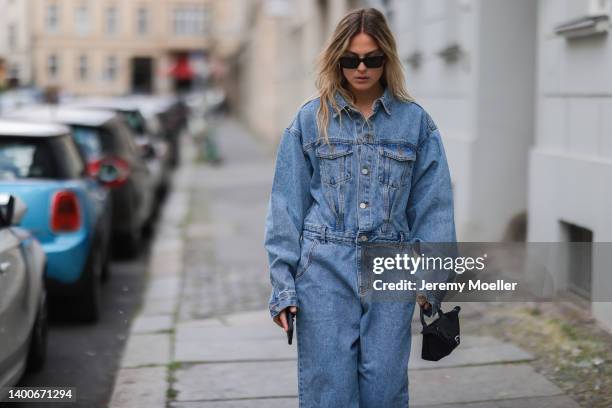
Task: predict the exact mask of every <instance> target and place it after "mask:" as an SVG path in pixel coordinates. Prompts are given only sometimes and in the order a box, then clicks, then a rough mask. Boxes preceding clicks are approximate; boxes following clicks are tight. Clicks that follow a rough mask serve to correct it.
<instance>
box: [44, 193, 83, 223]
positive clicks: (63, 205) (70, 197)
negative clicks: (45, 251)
mask: <svg viewBox="0 0 612 408" xmlns="http://www.w3.org/2000/svg"><path fill="white" fill-rule="evenodd" d="M80 227H81V207H80V206H79V199H78V197H77V195H76V194H75V193H74V192H72V191H59V192H57V193H55V195H54V196H53V199H52V201H51V230H53V231H54V232H73V231H78V229H79V228H80Z"/></svg>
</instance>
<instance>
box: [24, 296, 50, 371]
mask: <svg viewBox="0 0 612 408" xmlns="http://www.w3.org/2000/svg"><path fill="white" fill-rule="evenodd" d="M47 334H48V310H47V294H46V292H45V289H44V285H43V288H42V293H41V296H40V300H39V302H38V310H37V312H36V321H35V322H34V327H32V333H31V336H30V348H29V351H28V362H27V367H26V369H27V371H29V372H35V371H40V370H41V369H42V368H43V367H44V365H45V361H46V360H47Z"/></svg>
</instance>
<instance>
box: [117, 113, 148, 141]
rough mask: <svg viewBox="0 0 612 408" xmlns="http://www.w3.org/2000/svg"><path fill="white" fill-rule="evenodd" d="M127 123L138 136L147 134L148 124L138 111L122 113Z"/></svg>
mask: <svg viewBox="0 0 612 408" xmlns="http://www.w3.org/2000/svg"><path fill="white" fill-rule="evenodd" d="M121 115H122V116H123V119H124V120H125V123H127V125H128V126H129V128H130V129H131V130H132V131H133V132H134V133H135V134H138V135H143V134H145V133H146V123H145V120H144V118H143V117H142V115H141V114H140V112H138V111H123V112H121Z"/></svg>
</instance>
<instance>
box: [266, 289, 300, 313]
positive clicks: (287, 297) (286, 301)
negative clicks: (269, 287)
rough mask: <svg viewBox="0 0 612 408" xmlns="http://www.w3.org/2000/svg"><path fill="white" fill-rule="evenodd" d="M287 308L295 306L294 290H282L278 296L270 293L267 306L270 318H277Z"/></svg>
mask: <svg viewBox="0 0 612 408" xmlns="http://www.w3.org/2000/svg"><path fill="white" fill-rule="evenodd" d="M289 306H297V296H296V294H295V291H294V290H284V291H282V292H280V293H278V294H276V293H274V291H272V296H271V297H270V304H269V307H270V315H271V316H272V318H274V317H276V316H278V314H279V313H280V312H282V311H283V310H284V309H285V308H287V307H289Z"/></svg>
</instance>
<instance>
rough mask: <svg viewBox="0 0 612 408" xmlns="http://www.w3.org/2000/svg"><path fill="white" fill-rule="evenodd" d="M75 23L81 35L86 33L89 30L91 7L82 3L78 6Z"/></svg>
mask: <svg viewBox="0 0 612 408" xmlns="http://www.w3.org/2000/svg"><path fill="white" fill-rule="evenodd" d="M74 25H75V27H76V32H77V34H79V35H86V34H87V33H88V32H89V8H88V7H87V5H85V4H82V5H80V6H79V7H77V9H76V11H75V13H74Z"/></svg>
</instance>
